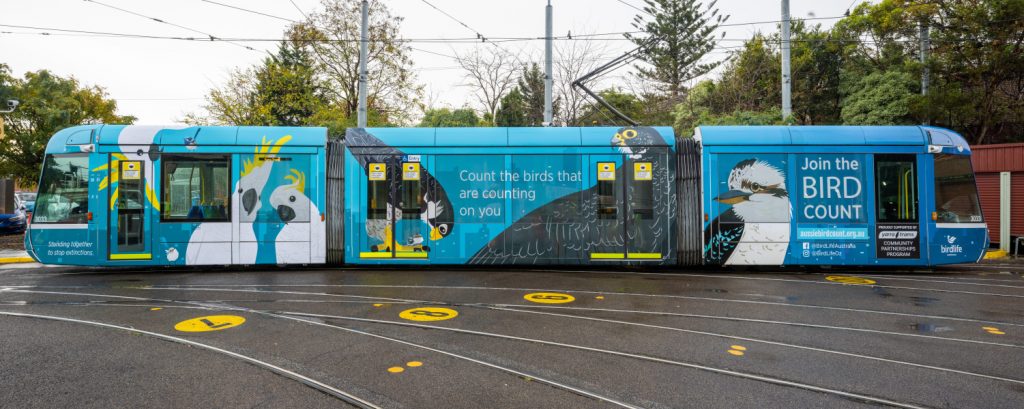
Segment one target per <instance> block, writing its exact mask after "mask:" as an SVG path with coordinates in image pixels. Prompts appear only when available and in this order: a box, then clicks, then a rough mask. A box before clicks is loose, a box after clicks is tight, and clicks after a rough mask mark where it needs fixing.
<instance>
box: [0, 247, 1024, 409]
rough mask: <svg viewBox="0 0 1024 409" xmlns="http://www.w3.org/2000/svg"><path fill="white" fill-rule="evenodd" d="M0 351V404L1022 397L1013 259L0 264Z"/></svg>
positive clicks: (880, 401) (1021, 304)
mask: <svg viewBox="0 0 1024 409" xmlns="http://www.w3.org/2000/svg"><path fill="white" fill-rule="evenodd" d="M535 293H545V294H540V295H536V294H535ZM531 294H534V295H531ZM238 317H240V318H238ZM242 319H244V322H241V323H239V321H241V320H242ZM189 320H191V321H189ZM179 323H182V324H179ZM180 329H200V330H205V331H203V332H185V331H181V330H180ZM0 368H2V371H0V406H5V407H6V406H11V407H97V408H98V407H103V408H106V407H268V408H271V407H273V408H278V407H296V408H299V407H301V408H319V407H348V406H357V407H386V408H403V407H404V408H462V407H466V408H470V407H472V408H481V407H486V408H531V407H532V408H601V407H644V408H675V407H729V408H734V407H758V408H759V407H830V408H831V407H860V406H895V407H987V408H1002V407H1005V408H1019V407H1021V406H1022V402H1024V277H1022V275H1021V272H1020V271H1019V270H1018V271H1014V270H1010V269H1002V268H994V267H971V268H963V269H945V270H940V271H939V272H936V273H924V274H922V273H909V272H892V271H886V272H878V271H843V272H831V273H784V272H775V273H773V272H759V273H737V272H729V271H725V272H723V271H707V270H693V271H679V272H677V273H675V274H668V273H667V272H660V273H637V272H614V271H543V270H500V271H469V270H455V271H441V270H431V271H412V270H401V271H389V270H365V269H306V270H295V269H290V270H280V269H276V270H262V271H239V270H230V271H215V270H208V271H194V270H184V271H182V270H179V271H147V272H140V271H98V270H81V269H58V268H43V267H32V268H21V269H0Z"/></svg>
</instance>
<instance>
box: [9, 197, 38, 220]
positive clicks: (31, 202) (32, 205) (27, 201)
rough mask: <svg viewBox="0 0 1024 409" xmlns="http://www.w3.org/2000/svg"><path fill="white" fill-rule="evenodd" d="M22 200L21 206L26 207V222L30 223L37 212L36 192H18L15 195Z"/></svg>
mask: <svg viewBox="0 0 1024 409" xmlns="http://www.w3.org/2000/svg"><path fill="white" fill-rule="evenodd" d="M14 197H17V198H18V199H20V200H21V204H22V205H24V206H25V220H26V221H27V222H29V223H31V222H32V212H34V211H35V210H36V193H35V192H17V193H15V194H14Z"/></svg>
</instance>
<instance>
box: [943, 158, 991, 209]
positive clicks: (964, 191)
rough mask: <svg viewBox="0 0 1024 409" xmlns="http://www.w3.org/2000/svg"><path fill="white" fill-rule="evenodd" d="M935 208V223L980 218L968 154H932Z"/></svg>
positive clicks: (976, 191) (976, 190)
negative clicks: (933, 159)
mask: <svg viewBox="0 0 1024 409" xmlns="http://www.w3.org/2000/svg"><path fill="white" fill-rule="evenodd" d="M935 212H936V213H937V216H938V218H937V219H936V221H937V222H939V223H980V222H982V221H983V220H984V219H983V218H982V214H981V205H980V204H979V202H978V188H977V185H975V183H974V169H973V168H972V167H971V158H970V157H969V156H964V155H935Z"/></svg>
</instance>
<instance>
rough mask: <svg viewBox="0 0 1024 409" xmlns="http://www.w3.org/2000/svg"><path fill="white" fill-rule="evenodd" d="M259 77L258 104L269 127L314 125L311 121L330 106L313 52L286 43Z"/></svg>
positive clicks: (257, 85) (267, 63) (264, 63)
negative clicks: (316, 71) (313, 58)
mask: <svg viewBox="0 0 1024 409" xmlns="http://www.w3.org/2000/svg"><path fill="white" fill-rule="evenodd" d="M255 77H256V89H255V96H254V97H255V101H254V102H255V103H256V104H258V105H259V106H260V107H262V109H260V111H262V112H265V115H266V116H267V117H269V118H267V119H269V121H270V122H271V123H268V124H267V125H283V126H301V125H310V124H311V123H310V121H309V120H310V118H311V117H312V116H313V115H315V114H316V113H317V112H319V111H320V110H322V109H325V108H327V106H328V105H329V102H328V100H327V97H326V95H325V93H326V90H325V88H324V86H323V85H322V84H321V83H320V80H319V79H317V78H316V73H315V72H314V71H313V60H312V58H311V57H310V55H309V52H308V51H307V50H304V49H303V48H301V47H298V46H296V45H295V44H294V43H289V42H282V43H281V45H280V47H279V48H278V51H277V55H274V56H270V57H267V58H266V59H265V60H264V62H263V66H262V67H260V68H258V69H257V70H256V72H255Z"/></svg>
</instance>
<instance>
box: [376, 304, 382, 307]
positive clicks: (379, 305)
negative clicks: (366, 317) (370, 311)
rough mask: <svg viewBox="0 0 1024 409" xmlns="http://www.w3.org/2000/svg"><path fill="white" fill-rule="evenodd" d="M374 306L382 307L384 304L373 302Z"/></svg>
mask: <svg viewBox="0 0 1024 409" xmlns="http://www.w3.org/2000/svg"><path fill="white" fill-rule="evenodd" d="M373 306H374V307H383V306H384V304H373Z"/></svg>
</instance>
